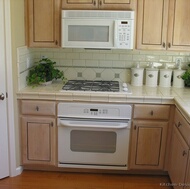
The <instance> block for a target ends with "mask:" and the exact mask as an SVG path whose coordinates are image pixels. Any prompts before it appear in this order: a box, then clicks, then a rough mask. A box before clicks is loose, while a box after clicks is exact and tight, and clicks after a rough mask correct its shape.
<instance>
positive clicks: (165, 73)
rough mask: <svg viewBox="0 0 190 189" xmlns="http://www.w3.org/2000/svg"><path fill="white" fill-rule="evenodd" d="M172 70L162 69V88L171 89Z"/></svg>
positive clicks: (160, 84)
mask: <svg viewBox="0 0 190 189" xmlns="http://www.w3.org/2000/svg"><path fill="white" fill-rule="evenodd" d="M171 79H172V70H170V69H160V82H159V86H160V87H171Z"/></svg>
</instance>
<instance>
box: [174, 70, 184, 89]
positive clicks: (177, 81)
mask: <svg viewBox="0 0 190 189" xmlns="http://www.w3.org/2000/svg"><path fill="white" fill-rule="evenodd" d="M184 73H185V71H184V70H174V74H173V87H176V88H183V87H184V80H183V79H182V78H181V76H182V75H183V74H184Z"/></svg>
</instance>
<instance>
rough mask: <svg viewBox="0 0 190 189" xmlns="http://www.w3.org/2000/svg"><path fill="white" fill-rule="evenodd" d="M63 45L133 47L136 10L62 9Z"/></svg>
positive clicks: (70, 46) (113, 47)
mask: <svg viewBox="0 0 190 189" xmlns="http://www.w3.org/2000/svg"><path fill="white" fill-rule="evenodd" d="M61 34H62V47H63V48H92V49H133V45H134V44H133V43H134V11H96V10H62V31H61Z"/></svg>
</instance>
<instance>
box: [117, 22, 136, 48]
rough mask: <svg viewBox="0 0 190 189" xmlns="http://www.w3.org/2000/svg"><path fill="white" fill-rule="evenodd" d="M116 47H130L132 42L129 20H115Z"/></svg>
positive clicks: (131, 27)
mask: <svg viewBox="0 0 190 189" xmlns="http://www.w3.org/2000/svg"><path fill="white" fill-rule="evenodd" d="M116 25H117V34H116V35H117V47H119V48H126V47H127V48H130V47H131V46H132V44H131V43H132V42H133V32H132V31H133V24H132V22H131V21H130V20H117V24H116Z"/></svg>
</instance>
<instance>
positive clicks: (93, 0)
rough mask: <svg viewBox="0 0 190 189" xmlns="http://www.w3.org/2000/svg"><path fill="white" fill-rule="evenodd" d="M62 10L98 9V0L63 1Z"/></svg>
mask: <svg viewBox="0 0 190 189" xmlns="http://www.w3.org/2000/svg"><path fill="white" fill-rule="evenodd" d="M62 9H78V10H83V9H84V10H85V9H98V0H62Z"/></svg>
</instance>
